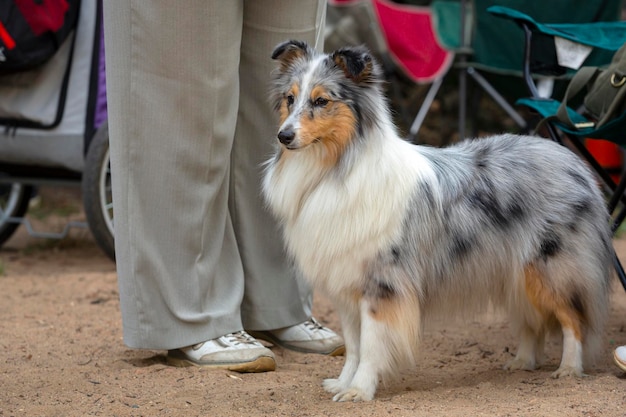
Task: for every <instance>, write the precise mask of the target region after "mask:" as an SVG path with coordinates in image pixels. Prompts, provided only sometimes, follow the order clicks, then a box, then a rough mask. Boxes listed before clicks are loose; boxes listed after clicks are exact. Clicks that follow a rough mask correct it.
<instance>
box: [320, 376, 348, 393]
mask: <svg viewBox="0 0 626 417" xmlns="http://www.w3.org/2000/svg"><path fill="white" fill-rule="evenodd" d="M322 386H323V387H324V389H325V390H326V392H330V393H331V394H338V393H340V392H341V391H343V390H345V389H346V386H345V385H344V384H342V383H341V380H340V379H338V378H328V379H325V380H324V382H323V383H322Z"/></svg>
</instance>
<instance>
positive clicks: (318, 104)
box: [313, 97, 328, 107]
mask: <svg viewBox="0 0 626 417" xmlns="http://www.w3.org/2000/svg"><path fill="white" fill-rule="evenodd" d="M327 104H328V99H327V98H324V97H318V98H316V99H315V101H314V102H313V105H314V106H315V107H324V106H325V105H327Z"/></svg>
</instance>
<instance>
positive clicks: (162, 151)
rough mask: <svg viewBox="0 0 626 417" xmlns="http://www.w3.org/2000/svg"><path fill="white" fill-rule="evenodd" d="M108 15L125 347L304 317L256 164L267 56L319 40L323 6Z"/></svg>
mask: <svg viewBox="0 0 626 417" xmlns="http://www.w3.org/2000/svg"><path fill="white" fill-rule="evenodd" d="M244 9H245V11H244ZM252 9H256V10H252ZM311 10H312V12H311ZM104 11H105V47H106V59H107V84H108V85H107V90H108V102H109V128H110V142H111V164H112V178H113V193H114V194H113V199H114V205H115V206H114V209H115V238H116V239H115V240H116V256H117V266H118V277H119V288H120V299H121V309H122V319H123V327H124V340H125V342H126V343H127V344H128V345H129V346H131V347H138V348H151V349H172V348H177V347H181V346H186V345H190V344H194V343H197V342H200V341H204V340H207V339H212V338H215V337H218V336H221V335H223V334H226V333H229V332H232V331H236V330H240V329H241V328H242V326H243V324H246V325H247V326H248V325H249V326H251V328H256V329H262V328H272V327H281V326H285V325H289V324H295V323H297V322H299V321H302V320H303V319H304V318H306V316H307V315H308V313H309V311H308V306H307V305H306V303H305V304H303V303H302V302H301V301H300V300H301V297H302V296H303V295H304V296H305V298H306V295H307V294H306V292H304V291H303V290H302V289H301V288H300V286H299V285H298V283H297V282H296V281H295V280H294V275H293V274H292V273H291V272H290V270H289V267H288V264H287V262H286V259H285V257H284V254H283V253H282V243H281V239H280V238H279V236H278V234H277V232H276V230H275V225H274V224H273V222H272V221H271V220H270V219H269V218H268V215H267V213H266V212H265V211H264V209H263V207H262V204H261V200H260V198H259V191H258V190H259V180H260V171H259V168H258V162H260V161H261V160H263V159H264V158H265V156H266V155H267V153H268V152H269V146H270V145H269V144H270V143H271V141H272V140H273V136H274V132H273V126H275V122H274V118H273V116H271V114H270V112H269V109H268V107H269V105H268V104H267V99H266V91H267V90H266V88H267V87H266V86H267V77H268V76H269V69H270V68H271V62H270V59H269V55H270V54H271V51H272V48H273V46H274V44H275V43H277V42H278V41H280V40H284V39H287V38H291V37H297V38H301V39H305V40H309V41H310V42H314V41H315V38H316V36H317V34H319V33H320V31H321V27H320V26H319V25H318V26H317V27H316V22H317V23H318V24H319V22H320V21H321V20H322V16H323V8H322V7H318V2H317V1H312V0H306V1H303V2H300V1H293V0H290V1H274V0H272V1H265V0H261V1H251V2H244V1H239V0H238V1H234V0H228V1H221V0H216V1H206V0H194V1H191V0H188V1H185V2H184V3H179V2H169V1H165V0H164V1H156V2H151V1H147V0H142V1H136V2H131V1H127V0H119V1H113V0H107V1H105V2H104ZM244 21H245V24H244ZM286 22H289V25H288V26H285V24H286ZM278 28H281V29H278ZM242 37H243V39H242ZM240 51H241V58H240ZM253 54H258V58H259V59H261V62H256V61H257V58H255V57H254V55H253ZM240 59H241V63H242V67H245V68H242V69H241V77H240V74H239V73H238V72H237V68H238V65H239V61H240ZM240 93H241V94H240ZM261 99H262V101H260V100H261ZM238 113H239V114H238ZM237 117H240V121H239V123H238V121H237ZM235 128H237V133H236V134H235V135H234V132H235ZM231 151H232V152H231ZM231 154H232V160H233V162H232V164H231ZM227 202H228V203H229V204H228V205H227ZM242 303H243V304H242ZM242 315H243V317H242Z"/></svg>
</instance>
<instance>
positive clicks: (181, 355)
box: [167, 331, 276, 372]
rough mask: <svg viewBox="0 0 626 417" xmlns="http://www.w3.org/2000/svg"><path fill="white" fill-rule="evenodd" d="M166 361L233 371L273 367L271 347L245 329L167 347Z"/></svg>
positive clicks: (255, 370)
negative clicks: (258, 340) (189, 344)
mask: <svg viewBox="0 0 626 417" xmlns="http://www.w3.org/2000/svg"><path fill="white" fill-rule="evenodd" d="M167 362H168V364H170V365H172V366H179V367H183V366H203V367H209V368H214V369H228V370H230V371H235V372H266V371H273V370H274V369H276V361H275V360H274V354H273V353H272V351H271V350H269V349H268V348H266V347H265V346H263V345H262V344H261V343H259V342H257V341H256V340H255V339H254V338H253V337H252V336H250V335H249V334H248V333H246V332H244V331H240V332H236V333H230V334H227V335H225V336H222V337H218V338H217V339H213V340H208V341H206V342H202V343H198V344H196V345H193V346H187V347H184V348H180V349H174V350H170V351H169V352H168V354H167Z"/></svg>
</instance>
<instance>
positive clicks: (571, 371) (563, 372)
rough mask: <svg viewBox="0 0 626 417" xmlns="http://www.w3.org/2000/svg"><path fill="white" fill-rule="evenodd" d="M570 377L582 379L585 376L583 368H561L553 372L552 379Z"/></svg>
mask: <svg viewBox="0 0 626 417" xmlns="http://www.w3.org/2000/svg"><path fill="white" fill-rule="evenodd" d="M568 376H576V377H578V378H582V377H583V376H585V374H584V373H583V368H579V367H573V366H560V367H559V369H557V370H556V371H554V372H552V378H555V379H557V378H564V377H568Z"/></svg>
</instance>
